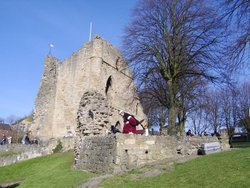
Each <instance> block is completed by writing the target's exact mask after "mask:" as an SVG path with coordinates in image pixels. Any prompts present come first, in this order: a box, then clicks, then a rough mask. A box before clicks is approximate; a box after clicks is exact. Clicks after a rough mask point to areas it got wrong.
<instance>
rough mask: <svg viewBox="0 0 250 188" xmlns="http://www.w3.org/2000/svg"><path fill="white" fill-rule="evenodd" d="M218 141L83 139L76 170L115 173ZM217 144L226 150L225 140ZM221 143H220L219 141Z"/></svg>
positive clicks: (137, 137) (122, 137) (192, 152)
mask: <svg viewBox="0 0 250 188" xmlns="http://www.w3.org/2000/svg"><path fill="white" fill-rule="evenodd" d="M214 141H217V142H218V141H219V140H218V139H217V137H210V136H207V137H171V136H147V137H146V136H144V135H128V134H116V135H109V136H94V137H85V138H83V140H82V143H81V149H80V153H79V154H80V157H79V160H77V161H76V167H77V168H80V169H83V170H88V171H92V172H97V173H104V172H105V173H106V172H109V173H110V172H113V173H118V172H122V171H124V170H128V169H132V168H136V167H140V166H143V165H146V164H150V163H152V162H156V161H160V160H173V159H177V158H179V157H185V156H188V155H197V150H198V148H199V147H200V145H201V144H202V143H207V142H214ZM224 141H226V139H225V140H223V143H221V146H222V149H223V150H228V149H229V144H228V140H227V142H224ZM219 142H221V141H219Z"/></svg>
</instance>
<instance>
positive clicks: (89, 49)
mask: <svg viewBox="0 0 250 188" xmlns="http://www.w3.org/2000/svg"><path fill="white" fill-rule="evenodd" d="M91 93H92V94H91ZM86 97H87V98H88V97H90V100H88V99H87V98H86ZM97 98H98V99H100V100H103V101H105V103H103V104H100V105H99V106H98V105H96V104H97V103H98V100H97V102H95V99H97ZM93 100H94V101H93ZM81 101H82V102H81ZM86 101H87V102H86ZM88 101H90V102H88ZM80 103H81V104H80ZM85 103H86V104H85ZM89 103H93V106H92V105H89ZM85 105H86V106H88V108H86V110H85V108H84V107H85ZM90 106H91V108H89V107H90ZM99 107H100V108H102V109H97V111H95V109H92V108H99ZM118 110H123V111H127V112H129V113H131V114H133V115H135V116H136V117H137V118H138V119H140V120H141V119H146V116H145V114H144V113H143V110H142V107H141V105H140V102H139V99H138V97H137V95H136V87H135V85H134V83H133V79H132V75H131V72H130V70H129V68H128V65H127V63H126V62H125V61H124V60H123V57H122V55H121V53H120V52H119V51H118V50H117V49H116V48H115V47H114V46H113V45H111V44H110V43H109V42H108V41H106V40H104V39H102V38H100V37H98V36H96V37H95V38H94V39H93V40H92V41H90V42H88V43H86V44H85V45H84V46H83V47H82V48H81V49H79V50H78V51H77V52H74V53H73V54H72V56H71V57H69V58H67V59H65V60H64V61H63V62H60V61H59V60H57V59H56V58H54V57H52V56H47V57H46V59H45V65H44V73H43V77H42V80H41V83H40V88H39V92H38V95H37V98H36V101H35V110H34V123H33V125H32V127H31V129H32V131H33V134H35V135H37V136H38V137H39V138H40V139H41V140H47V139H49V138H60V137H63V136H65V135H66V134H67V133H68V132H72V133H73V135H75V134H76V133H75V132H76V130H77V121H79V118H80V119H81V117H79V113H80V114H83V112H84V111H85V112H86V113H87V114H88V115H90V116H91V114H93V115H96V116H98V115H97V114H98V113H101V116H100V117H101V119H99V120H96V121H93V122H92V124H93V123H94V122H95V124H96V122H99V124H98V123H97V124H98V125H100V126H102V127H103V128H104V129H103V128H102V129H100V130H102V133H103V134H105V133H107V130H109V129H110V126H111V125H114V124H115V123H116V122H117V121H118V120H120V122H122V119H121V117H120V116H119V114H118ZM78 111H79V113H78ZM107 111H108V112H107ZM77 114H78V115H77ZM99 115H100V114H99ZM103 118H104V119H103ZM100 122H102V123H100ZM85 126H86V127H88V126H93V125H88V122H87V121H86V125H85ZM89 130H91V129H89ZM92 130H93V129H92Z"/></svg>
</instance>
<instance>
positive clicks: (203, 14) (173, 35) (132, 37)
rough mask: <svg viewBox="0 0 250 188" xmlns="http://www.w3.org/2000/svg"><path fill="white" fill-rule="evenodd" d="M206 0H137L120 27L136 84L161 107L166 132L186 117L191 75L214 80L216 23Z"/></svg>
mask: <svg viewBox="0 0 250 188" xmlns="http://www.w3.org/2000/svg"><path fill="white" fill-rule="evenodd" d="M206 2H207V1H203V0H143V1H142V0H141V1H139V3H138V5H137V7H136V9H135V10H134V14H133V16H134V17H133V21H132V23H131V24H130V25H129V26H128V27H127V28H126V30H125V33H126V34H125V36H124V54H125V56H126V58H127V60H128V62H129V63H130V66H131V67H132V68H133V70H134V75H135V77H136V79H137V81H138V83H139V84H140V86H141V88H143V89H147V88H149V89H150V90H152V91H154V92H152V96H153V97H155V99H157V100H158V102H159V103H160V104H161V105H162V106H164V107H165V108H166V109H167V111H168V132H169V134H175V133H176V127H175V125H176V120H177V117H179V122H182V121H183V122H185V120H186V113H187V109H185V107H186V104H187V101H188V100H189V99H188V98H189V97H190V96H192V97H193V96H194V93H193V92H195V91H196V88H197V87H200V84H199V83H197V82H195V80H204V79H205V80H209V81H214V80H215V79H216V78H218V76H219V74H217V73H218V69H219V67H220V66H221V63H223V62H218V59H219V56H220V55H221V54H220V53H219V52H220V51H219V49H220V48H221V47H222V46H221V45H222V41H223V40H222V37H224V36H223V33H222V23H221V22H219V20H217V14H216V12H215V11H214V10H213V9H211V8H209V7H208V6H207V4H206ZM182 83H184V84H182ZM187 88H188V90H187ZM190 100H192V98H191V99H190ZM180 109H181V110H182V111H180ZM178 115H179V116H178Z"/></svg>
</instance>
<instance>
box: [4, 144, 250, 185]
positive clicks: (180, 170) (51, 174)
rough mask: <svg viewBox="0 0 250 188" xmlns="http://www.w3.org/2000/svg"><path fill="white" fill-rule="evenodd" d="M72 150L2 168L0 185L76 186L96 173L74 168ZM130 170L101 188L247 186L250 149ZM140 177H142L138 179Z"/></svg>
mask: <svg viewBox="0 0 250 188" xmlns="http://www.w3.org/2000/svg"><path fill="white" fill-rule="evenodd" d="M72 164H73V152H72V151H71V152H67V153H57V154H53V155H50V156H45V157H39V158H35V159H31V160H28V161H24V162H20V163H17V164H13V165H10V166H6V167H1V168H0V184H1V183H6V182H15V181H16V182H18V181H22V182H21V184H20V186H18V187H20V188H22V187H29V188H33V187H34V188H37V187H38V188H39V187H42V188H47V187H49V188H53V187H56V188H64V187H65V188H69V187H77V185H80V184H82V183H84V182H85V181H87V180H88V179H90V178H91V177H93V176H94V174H91V173H87V172H82V171H77V170H72V169H71V166H72ZM154 168H155V166H153V165H151V166H147V167H144V168H141V169H135V170H131V171H130V172H128V173H125V174H124V175H122V176H114V177H111V178H109V179H107V180H105V181H104V182H103V183H102V184H101V185H99V188H101V187H102V188H116V187H119V188H140V187H143V188H149V187H152V188H166V187H170V188H179V187H180V188H182V187H185V188H186V187H187V188H196V187H197V188H200V187H202V188H206V187H211V188H214V187H216V188H217V187H218V188H225V187H227V188H238V187H239V188H244V187H245V188H247V187H249V185H250V178H249V177H250V148H244V149H237V150H233V151H228V152H221V153H216V154H211V155H208V156H202V157H199V158H197V159H195V160H192V161H188V162H186V163H182V164H177V165H175V166H174V168H173V167H171V168H168V167H166V170H165V173H163V174H161V175H159V176H156V177H152V178H143V177H144V176H142V173H143V172H145V169H146V170H154ZM138 177H140V178H138Z"/></svg>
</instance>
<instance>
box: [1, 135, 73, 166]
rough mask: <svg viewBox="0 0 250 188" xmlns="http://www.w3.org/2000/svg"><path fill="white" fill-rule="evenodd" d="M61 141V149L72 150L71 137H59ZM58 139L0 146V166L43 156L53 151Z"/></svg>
mask: <svg viewBox="0 0 250 188" xmlns="http://www.w3.org/2000/svg"><path fill="white" fill-rule="evenodd" d="M60 141H61V143H62V146H63V148H62V151H68V150H72V148H73V145H74V139H73V138H64V139H60ZM57 144H58V140H56V139H54V140H50V141H49V142H44V143H40V144H38V145H37V144H33V145H23V144H7V145H1V146H0V166H7V165H10V164H13V163H18V162H20V161H24V160H28V159H32V158H36V157H40V156H45V155H49V154H52V153H53V149H55V148H56V146H57Z"/></svg>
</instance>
